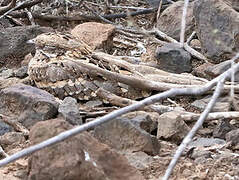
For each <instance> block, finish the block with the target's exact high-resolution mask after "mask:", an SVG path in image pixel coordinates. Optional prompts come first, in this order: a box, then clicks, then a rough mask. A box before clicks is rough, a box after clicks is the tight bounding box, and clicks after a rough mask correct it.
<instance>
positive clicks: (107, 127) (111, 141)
mask: <svg viewBox="0 0 239 180" xmlns="http://www.w3.org/2000/svg"><path fill="white" fill-rule="evenodd" d="M93 135H94V137H96V138H97V139H98V140H99V141H100V142H102V143H105V144H107V145H109V146H110V147H112V148H114V149H116V150H118V151H122V152H138V151H143V152H145V153H147V154H150V155H157V154H158V153H159V150H160V144H159V142H158V140H157V139H156V137H155V136H151V135H150V134H148V133H147V132H146V131H144V130H142V129H141V128H139V127H138V126H137V125H135V124H133V123H132V122H131V121H130V120H129V119H127V118H116V119H114V120H112V121H110V122H107V123H104V124H102V125H100V126H97V127H96V128H95V129H94V132H93Z"/></svg>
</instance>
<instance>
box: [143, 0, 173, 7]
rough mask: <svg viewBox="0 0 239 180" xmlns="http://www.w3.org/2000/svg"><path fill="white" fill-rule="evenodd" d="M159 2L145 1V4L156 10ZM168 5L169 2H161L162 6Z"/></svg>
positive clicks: (154, 0) (155, 0)
mask: <svg viewBox="0 0 239 180" xmlns="http://www.w3.org/2000/svg"><path fill="white" fill-rule="evenodd" d="M160 1H161V0H147V3H148V4H149V5H150V6H151V7H153V8H158V7H159V3H160ZM169 3H170V2H169V1H168V0H162V5H166V4H169Z"/></svg>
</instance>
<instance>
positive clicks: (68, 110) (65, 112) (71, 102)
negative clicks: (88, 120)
mask: <svg viewBox="0 0 239 180" xmlns="http://www.w3.org/2000/svg"><path fill="white" fill-rule="evenodd" d="M58 112H59V117H63V118H64V119H65V120H66V121H68V122H69V123H70V124H72V125H81V124H82V118H81V115H80V112H79V108H78V106H77V101H76V99H75V98H72V97H66V98H65V99H64V100H63V102H62V104H60V105H59V108H58Z"/></svg>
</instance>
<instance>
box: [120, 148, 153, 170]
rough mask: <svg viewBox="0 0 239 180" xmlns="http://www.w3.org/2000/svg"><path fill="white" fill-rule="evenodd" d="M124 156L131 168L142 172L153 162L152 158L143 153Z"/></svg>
mask: <svg viewBox="0 0 239 180" xmlns="http://www.w3.org/2000/svg"><path fill="white" fill-rule="evenodd" d="M124 156H125V157H126V158H127V159H128V161H129V163H130V165H131V166H133V167H135V168H136V169H138V170H144V169H146V168H148V167H149V166H150V164H151V163H152V162H153V161H154V159H153V157H151V156H149V155H148V154H146V153H144V152H135V153H127V154H124Z"/></svg>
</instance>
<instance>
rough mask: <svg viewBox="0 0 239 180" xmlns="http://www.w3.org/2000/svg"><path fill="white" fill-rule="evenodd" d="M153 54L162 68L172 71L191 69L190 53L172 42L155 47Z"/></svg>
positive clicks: (189, 70) (178, 71)
mask: <svg viewBox="0 0 239 180" xmlns="http://www.w3.org/2000/svg"><path fill="white" fill-rule="evenodd" d="M155 56H156V58H157V62H158V63H159V65H160V69H162V70H165V71H168V72H172V73H183V72H191V70H192V64H191V55H190V54H189V53H188V52H187V51H185V50H184V49H182V48H180V47H179V45H176V44H174V43H169V44H167V45H164V46H162V47H159V48H157V50H156V55H155Z"/></svg>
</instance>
